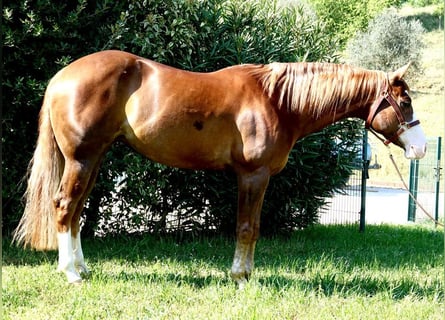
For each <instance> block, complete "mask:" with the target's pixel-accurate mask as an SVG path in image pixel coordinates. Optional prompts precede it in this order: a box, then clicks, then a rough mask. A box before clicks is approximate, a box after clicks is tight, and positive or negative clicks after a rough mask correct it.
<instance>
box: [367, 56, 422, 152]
mask: <svg viewBox="0 0 445 320" xmlns="http://www.w3.org/2000/svg"><path fill="white" fill-rule="evenodd" d="M408 67H409V64H407V65H406V66H404V67H402V68H400V69H398V70H396V71H395V72H392V73H390V74H388V83H387V84H386V85H385V86H384V88H383V91H382V93H381V96H380V97H379V98H378V99H376V101H375V102H374V104H373V105H372V106H371V108H370V113H369V116H368V119H367V120H366V127H367V128H368V129H370V130H371V131H376V132H378V133H380V134H382V135H383V136H384V137H385V138H386V140H385V141H384V143H385V144H386V145H387V144H389V143H391V142H392V143H394V144H396V145H398V146H399V147H401V148H403V149H404V150H405V157H406V158H408V159H420V158H423V156H424V155H425V152H426V138H425V134H424V133H423V130H422V128H421V127H420V125H419V124H420V122H419V120H417V119H416V118H415V115H414V113H413V107H412V105H411V98H410V96H409V94H408V91H409V88H408V85H407V84H406V82H405V81H404V80H403V76H404V74H405V72H406V70H407V69H408ZM382 141H383V139H382Z"/></svg>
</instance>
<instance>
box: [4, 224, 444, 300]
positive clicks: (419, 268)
mask: <svg viewBox="0 0 445 320" xmlns="http://www.w3.org/2000/svg"><path fill="white" fill-rule="evenodd" d="M443 239H444V238H443V232H441V231H435V230H431V229H423V228H417V227H393V226H368V227H367V230H366V232H365V233H359V232H358V229H357V228H351V227H343V226H316V227H313V228H309V229H307V230H303V231H298V232H295V234H294V235H292V236H291V237H289V238H286V239H285V238H272V239H264V238H263V239H261V241H260V242H259V244H258V246H257V253H256V271H257V272H254V274H253V279H254V280H253V281H257V282H258V283H259V284H260V285H262V286H265V287H269V288H272V289H274V290H275V289H276V290H281V289H283V288H289V287H293V288H299V289H300V290H302V291H304V292H317V293H320V294H323V295H328V296H329V295H332V294H334V293H335V294H344V295H350V294H354V295H360V296H373V295H376V294H378V293H383V292H384V293H386V294H389V295H390V296H391V297H392V298H393V299H403V298H404V297H406V296H407V295H416V296H419V297H431V296H435V297H437V298H439V299H441V300H443V297H444V293H443V283H441V279H435V278H434V276H433V277H430V278H427V276H426V275H425V277H424V278H422V279H425V280H422V281H419V280H418V279H417V280H416V278H415V277H412V278H410V277H407V276H401V277H399V278H397V277H395V278H391V277H386V276H385V277H379V276H378V274H379V273H381V272H386V273H392V272H394V273H396V272H397V271H399V270H404V272H406V270H413V272H420V273H422V272H426V271H427V270H430V269H431V268H434V267H437V266H441V265H443ZM83 247H84V253H85V257H86V260H87V263H89V264H90V265H92V266H93V270H94V268H95V265H97V267H100V266H101V264H102V263H104V262H110V263H113V261H117V262H118V263H119V261H121V262H122V261H123V262H124V263H129V264H132V265H136V266H137V265H138V263H142V262H143V263H144V264H145V265H147V264H151V263H156V262H159V261H163V263H169V262H173V263H175V264H179V265H181V266H184V270H186V272H182V273H181V274H174V273H171V272H166V273H159V274H158V273H156V272H151V273H150V272H148V273H144V272H139V271H137V270H136V271H133V270H128V271H126V270H125V267H124V268H123V269H124V270H123V271H121V272H119V273H116V274H114V273H106V272H102V271H99V272H98V274H97V275H95V274H94V273H93V276H92V278H93V279H95V278H96V279H98V281H138V282H144V283H145V282H146V283H149V282H158V283H176V284H178V285H181V284H186V285H189V286H192V287H196V288H203V287H208V286H212V285H215V283H218V284H220V285H224V286H225V285H230V284H231V280H230V277H228V272H227V271H228V269H229V268H230V264H231V260H232V256H233V250H234V243H233V241H232V240H231V239H227V238H222V237H215V238H204V239H200V240H195V241H184V242H182V243H180V244H179V243H177V242H175V241H174V240H173V239H165V238H164V239H159V238H157V237H154V236H145V237H141V236H137V237H136V236H135V237H132V236H119V237H107V238H101V239H93V240H91V239H88V240H85V241H84V243H83ZM56 260H57V254H56V252H49V253H42V252H36V251H32V250H23V249H20V248H17V247H14V246H11V245H10V242H9V241H8V240H5V239H3V266H8V265H15V266H21V265H39V264H42V263H48V262H49V263H55V261H56ZM326 263H327V264H326ZM326 265H327V266H328V270H326V269H324V268H325V266H326ZM199 266H204V267H205V268H206V269H212V270H215V272H216V273H217V274H218V275H212V274H209V275H207V274H205V273H204V275H202V274H201V273H200V272H199V270H196V272H195V271H194V269H195V268H198V269H199ZM97 267H96V268H97ZM329 268H332V272H331V271H330V270H331V269H329ZM190 270H192V271H190ZM283 270H286V272H283ZM374 271H375V273H376V274H377V275H373V274H372V273H373V272H374ZM264 274H271V275H268V276H265V275H264ZM100 279H102V280H100Z"/></svg>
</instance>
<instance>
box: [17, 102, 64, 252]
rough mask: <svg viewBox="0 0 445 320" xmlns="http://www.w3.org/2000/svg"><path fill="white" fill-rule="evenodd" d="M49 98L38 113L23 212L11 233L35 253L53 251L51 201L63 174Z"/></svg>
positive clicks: (52, 205)
mask: <svg viewBox="0 0 445 320" xmlns="http://www.w3.org/2000/svg"><path fill="white" fill-rule="evenodd" d="M48 100H50V99H45V100H44V102H43V106H42V110H41V111H40V121H39V137H38V139H37V146H36V149H35V151H34V156H33V158H32V160H31V162H30V164H29V168H28V187H27V189H26V192H25V195H24V198H25V201H26V205H25V211H24V213H23V216H22V218H21V220H20V222H19V225H18V227H17V229H16V230H15V231H14V241H15V242H16V243H18V244H23V245H24V246H25V247H27V246H31V247H33V248H35V249H37V250H51V249H57V232H56V220H55V209H54V204H53V198H54V195H55V193H56V191H57V188H58V186H59V183H60V180H61V175H62V173H63V167H64V159H63V156H62V154H61V152H60V150H59V147H58V145H57V142H56V139H55V136H54V131H53V128H52V125H51V120H50V114H49V113H50V112H49V109H50V103H49V102H48Z"/></svg>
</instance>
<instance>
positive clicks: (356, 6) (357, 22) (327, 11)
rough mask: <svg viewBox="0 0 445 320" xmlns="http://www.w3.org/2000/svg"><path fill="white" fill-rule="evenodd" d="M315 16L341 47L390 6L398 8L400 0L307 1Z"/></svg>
mask: <svg viewBox="0 0 445 320" xmlns="http://www.w3.org/2000/svg"><path fill="white" fill-rule="evenodd" d="M309 2H310V3H311V4H312V5H313V6H314V8H315V10H316V12H317V15H318V16H319V17H320V19H321V20H322V21H323V22H325V23H326V31H327V32H328V33H329V34H336V36H337V37H338V39H339V41H340V44H341V46H344V45H346V43H347V41H348V40H349V39H350V38H351V36H353V35H354V34H355V33H356V32H357V31H362V30H364V29H365V28H366V27H367V25H368V22H369V21H370V20H371V19H373V18H374V17H375V16H376V15H377V14H379V13H380V12H381V11H383V10H384V9H385V8H388V7H390V6H399V5H400V4H401V2H402V1H401V0H369V1H357V0H309Z"/></svg>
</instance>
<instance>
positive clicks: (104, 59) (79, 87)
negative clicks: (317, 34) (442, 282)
mask: <svg viewBox="0 0 445 320" xmlns="http://www.w3.org/2000/svg"><path fill="white" fill-rule="evenodd" d="M407 68H408V65H407V66H405V67H402V68H400V69H399V70H397V71H395V72H393V73H389V74H387V73H385V72H382V71H370V70H364V69H359V68H353V67H350V66H347V65H336V64H327V63H271V64H267V65H239V66H233V67H229V68H225V69H222V70H219V71H216V72H211V73H195V72H188V71H183V70H178V69H175V68H172V67H168V66H165V65H162V64H159V63H156V62H153V61H150V60H147V59H144V58H141V57H138V56H136V55H133V54H130V53H126V52H121V51H103V52H98V53H94V54H91V55H88V56H86V57H83V58H81V59H79V60H77V61H74V62H73V63H71V64H70V65H68V66H67V67H65V68H63V69H62V70H61V71H59V72H58V73H57V74H56V75H55V76H54V77H53V78H52V79H51V81H50V83H49V85H48V88H47V90H46V93H45V97H44V101H43V106H42V110H41V112H40V124H39V137H38V141H37V147H36V150H35V153H34V156H33V160H32V161H31V165H30V166H31V167H30V168H31V169H30V175H29V181H28V188H27V191H26V194H25V196H26V208H25V212H24V214H23V217H22V219H21V221H20V223H19V226H18V228H17V229H16V231H15V235H14V238H15V240H16V241H17V242H20V243H23V244H24V245H25V246H27V245H30V246H31V247H34V248H36V249H40V250H45V249H55V248H58V250H59V270H60V271H63V272H64V273H65V274H66V276H67V278H68V281H69V282H70V283H79V282H81V281H82V280H81V279H82V278H81V273H88V272H89V270H88V268H87V267H86V265H85V262H84V257H83V253H82V248H81V242H80V230H79V229H80V227H79V218H80V215H81V212H82V210H83V207H84V204H85V201H86V199H87V197H88V194H89V193H90V191H91V189H92V188H93V186H94V183H95V179H96V176H97V172H98V170H99V165H100V163H101V160H102V159H103V157H104V154H105V153H106V151H107V150H108V149H109V147H110V145H111V144H112V143H113V142H114V141H116V140H121V141H124V142H125V143H127V144H128V145H130V146H131V147H132V148H133V149H135V150H136V151H137V152H139V153H141V154H143V155H144V156H146V157H147V158H149V159H151V160H153V161H157V162H159V163H162V164H165V165H168V166H174V167H179V168H189V169H225V168H231V169H232V170H233V171H234V172H235V173H236V174H237V177H238V213H237V214H238V215H237V226H236V237H237V238H236V249H235V255H234V259H233V265H232V269H231V275H232V278H233V279H234V280H235V281H236V282H237V283H239V284H240V285H242V284H244V283H245V282H246V281H247V279H248V278H249V276H250V274H251V272H252V269H253V260H254V251H255V243H256V241H257V239H258V234H259V226H260V212H261V207H262V203H263V198H264V193H265V190H266V187H267V185H268V182H269V178H270V176H272V175H274V174H277V173H278V172H280V171H281V170H282V169H283V167H284V166H285V165H286V162H287V159H288V155H289V152H290V150H291V148H292V146H293V145H294V144H295V142H296V141H297V140H298V139H301V138H302V137H304V136H306V135H308V134H310V133H313V132H316V131H319V130H321V129H322V128H324V127H326V126H328V125H330V124H332V123H334V122H336V121H339V120H341V119H344V118H347V117H358V118H361V119H363V120H365V121H366V126H367V128H369V129H372V130H374V131H375V132H377V133H379V134H381V135H383V136H384V137H385V138H386V139H387V141H386V143H389V142H393V143H394V144H396V145H398V146H400V147H402V148H403V149H404V150H405V156H406V157H407V158H421V157H423V156H424V154H425V151H426V142H425V141H426V140H425V137H424V134H423V132H422V130H421V128H420V126H418V124H419V121H418V120H416V119H415V118H414V115H413V109H412V106H411V99H410V97H409V95H408V86H407V84H406V83H405V81H404V80H403V79H402V78H403V75H404V73H405V71H406V70H407Z"/></svg>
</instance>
